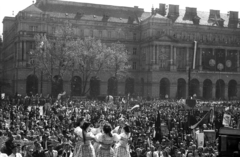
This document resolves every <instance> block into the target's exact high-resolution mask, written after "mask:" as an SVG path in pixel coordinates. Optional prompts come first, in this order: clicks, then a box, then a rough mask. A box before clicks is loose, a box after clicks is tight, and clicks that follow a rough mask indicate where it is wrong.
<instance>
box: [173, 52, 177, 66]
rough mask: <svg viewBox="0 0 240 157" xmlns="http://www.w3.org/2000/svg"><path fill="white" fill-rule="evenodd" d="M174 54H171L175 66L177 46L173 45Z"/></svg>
mask: <svg viewBox="0 0 240 157" xmlns="http://www.w3.org/2000/svg"><path fill="white" fill-rule="evenodd" d="M173 53H174V54H173V56H174V57H173V64H174V65H175V66H177V48H176V47H174V52H173Z"/></svg>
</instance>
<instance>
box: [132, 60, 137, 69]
mask: <svg viewBox="0 0 240 157" xmlns="http://www.w3.org/2000/svg"><path fill="white" fill-rule="evenodd" d="M132 68H133V70H136V69H137V63H136V62H133V66H132Z"/></svg>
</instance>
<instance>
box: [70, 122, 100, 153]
mask: <svg viewBox="0 0 240 157" xmlns="http://www.w3.org/2000/svg"><path fill="white" fill-rule="evenodd" d="M90 125H91V123H89V122H84V123H83V125H82V133H81V132H80V130H79V132H78V133H79V137H80V138H81V139H82V143H81V144H80V147H79V148H78V149H77V151H76V154H74V157H96V155H95V151H94V148H93V146H92V144H91V141H92V140H95V136H94V135H93V134H92V133H91V132H89V131H90Z"/></svg>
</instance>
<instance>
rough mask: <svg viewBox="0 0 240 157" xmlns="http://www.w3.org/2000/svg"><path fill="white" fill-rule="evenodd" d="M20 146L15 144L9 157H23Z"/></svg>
mask: <svg viewBox="0 0 240 157" xmlns="http://www.w3.org/2000/svg"><path fill="white" fill-rule="evenodd" d="M20 146H21V145H20V144H14V145H13V147H12V154H11V155H9V157H22V154H21V153H19V152H20V148H21V147H20Z"/></svg>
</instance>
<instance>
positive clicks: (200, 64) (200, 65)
mask: <svg viewBox="0 0 240 157" xmlns="http://www.w3.org/2000/svg"><path fill="white" fill-rule="evenodd" d="M202 68H203V67H202V48H200V56H199V70H200V71H202Z"/></svg>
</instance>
